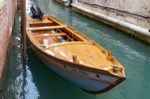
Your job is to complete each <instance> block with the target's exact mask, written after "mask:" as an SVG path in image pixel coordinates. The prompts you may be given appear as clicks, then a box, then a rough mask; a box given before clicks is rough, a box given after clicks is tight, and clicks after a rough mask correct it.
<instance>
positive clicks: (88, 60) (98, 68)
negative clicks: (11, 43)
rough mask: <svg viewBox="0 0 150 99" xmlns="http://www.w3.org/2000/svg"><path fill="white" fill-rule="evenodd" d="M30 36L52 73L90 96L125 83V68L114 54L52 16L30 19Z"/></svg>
mask: <svg viewBox="0 0 150 99" xmlns="http://www.w3.org/2000/svg"><path fill="white" fill-rule="evenodd" d="M26 32H27V36H28V38H29V41H30V43H31V44H32V48H33V50H34V52H35V53H36V55H37V56H38V57H39V58H40V59H41V60H42V61H43V62H44V63H45V64H46V65H47V66H48V67H49V68H50V69H51V70H53V71H54V72H56V73H57V74H58V75H60V76H61V77H63V78H65V79H67V80H69V81H71V82H73V83H75V84H77V85H78V86H79V87H81V88H82V89H83V90H85V91H87V92H91V93H102V92H105V91H107V90H110V89H111V88H113V87H115V86H116V85H118V84H119V83H121V82H122V81H123V80H125V73H124V67H123V66H122V65H121V64H120V63H119V62H118V61H117V60H116V59H115V58H114V57H113V56H112V53H111V52H109V51H107V50H106V49H104V48H103V47H102V46H100V45H98V44H97V43H96V42H94V41H92V40H90V39H89V38H87V37H86V36H84V35H83V34H81V33H79V32H78V31H76V30H74V29H73V28H71V27H69V26H67V25H66V24H64V23H63V22H61V21H60V20H58V19H56V18H54V17H52V16H45V17H44V18H43V19H42V20H37V19H32V18H28V19H27V27H26Z"/></svg>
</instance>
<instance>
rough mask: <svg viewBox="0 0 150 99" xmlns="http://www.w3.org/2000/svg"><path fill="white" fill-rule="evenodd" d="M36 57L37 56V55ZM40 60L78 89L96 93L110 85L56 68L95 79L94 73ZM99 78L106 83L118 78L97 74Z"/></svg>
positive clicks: (51, 60)
mask: <svg viewBox="0 0 150 99" xmlns="http://www.w3.org/2000/svg"><path fill="white" fill-rule="evenodd" d="M37 55H38V54H37ZM39 58H40V57H39ZM41 60H42V61H43V62H44V63H45V64H46V65H47V66H48V67H49V68H50V69H51V70H53V71H54V72H56V73H57V74H58V75H60V76H61V77H63V78H65V79H67V80H69V81H71V82H73V83H75V84H76V85H78V86H79V87H80V88H82V89H84V90H86V91H89V92H96V91H100V90H103V89H105V88H107V87H109V86H110V84H106V83H102V82H100V81H95V80H91V79H88V78H84V77H80V76H77V75H73V74H71V73H69V72H66V71H63V70H60V69H58V68H57V67H63V68H67V69H70V70H72V71H74V72H75V71H76V72H78V73H82V74H85V75H88V76H91V77H94V78H96V77H97V76H96V74H95V73H91V72H87V71H83V70H80V69H77V68H73V67H70V66H66V65H65V66H64V65H63V64H61V63H59V62H57V61H55V60H53V59H49V60H50V62H51V63H48V62H47V61H45V60H44V59H42V58H41ZM98 75H99V77H100V78H101V79H105V80H108V81H112V82H115V81H117V80H118V78H115V77H110V76H106V75H101V74H98Z"/></svg>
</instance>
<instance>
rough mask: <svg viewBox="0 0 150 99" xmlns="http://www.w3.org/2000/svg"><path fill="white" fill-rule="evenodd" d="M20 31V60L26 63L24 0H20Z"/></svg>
mask: <svg viewBox="0 0 150 99" xmlns="http://www.w3.org/2000/svg"><path fill="white" fill-rule="evenodd" d="M21 32H22V62H23V65H26V57H27V51H26V47H27V36H26V0H21Z"/></svg>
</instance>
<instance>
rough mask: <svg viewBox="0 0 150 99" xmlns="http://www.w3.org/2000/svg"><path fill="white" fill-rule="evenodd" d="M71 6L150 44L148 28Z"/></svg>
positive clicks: (74, 5)
mask: <svg viewBox="0 0 150 99" xmlns="http://www.w3.org/2000/svg"><path fill="white" fill-rule="evenodd" d="M71 6H72V8H73V10H75V11H77V12H79V13H81V14H84V15H86V16H89V17H91V18H94V19H96V20H99V21H101V22H103V23H105V24H108V25H111V26H112V27H115V28H117V29H120V30H122V31H125V32H126V33H128V34H131V35H133V36H134V37H136V38H138V39H140V40H142V41H144V42H146V43H149V44H150V31H149V30H148V29H146V28H143V27H140V26H136V25H134V24H131V23H127V22H124V21H121V20H118V19H116V18H113V17H110V16H107V15H104V14H101V13H98V12H94V11H92V10H89V9H86V8H83V7H81V6H78V5H76V4H74V3H73V4H71Z"/></svg>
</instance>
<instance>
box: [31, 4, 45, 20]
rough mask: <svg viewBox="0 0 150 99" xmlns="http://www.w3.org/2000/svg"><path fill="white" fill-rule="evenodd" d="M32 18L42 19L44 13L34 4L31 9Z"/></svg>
mask: <svg viewBox="0 0 150 99" xmlns="http://www.w3.org/2000/svg"><path fill="white" fill-rule="evenodd" d="M30 10H31V17H32V18H34V19H42V17H43V15H44V11H43V10H42V9H40V8H39V7H38V6H37V5H35V4H32V6H31V8H30Z"/></svg>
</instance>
